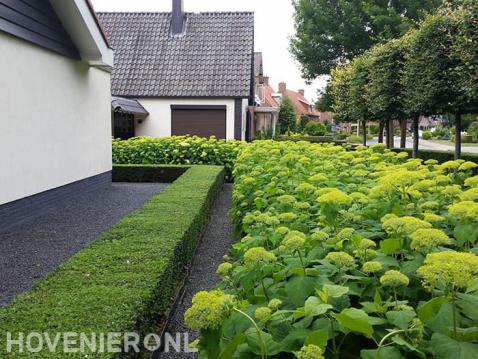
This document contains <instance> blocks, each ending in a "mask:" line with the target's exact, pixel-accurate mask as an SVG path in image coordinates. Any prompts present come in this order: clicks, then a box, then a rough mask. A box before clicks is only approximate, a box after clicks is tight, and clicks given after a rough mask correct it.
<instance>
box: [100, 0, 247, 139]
mask: <svg viewBox="0 0 478 359" xmlns="http://www.w3.org/2000/svg"><path fill="white" fill-rule="evenodd" d="M172 5H173V11H172V13H164V12H126V13H125V12H108V13H99V14H98V15H99V18H100V21H101V23H102V24H103V27H104V29H105V31H106V34H107V37H108V39H109V41H110V43H111V44H112V46H113V48H114V49H115V64H114V69H113V73H112V81H111V92H112V95H113V96H114V101H115V104H114V108H113V113H114V120H113V122H114V127H115V132H114V135H115V137H121V138H129V137H133V136H154V137H161V136H171V135H186V134H190V135H198V136H204V137H208V136H211V135H214V136H216V137H217V138H224V139H238V140H244V139H245V138H246V123H247V109H248V106H249V105H252V104H253V100H254V82H253V81H254V72H253V71H254V14H253V13H251V12H203V13H186V12H184V9H183V1H182V0H172ZM131 101H134V102H137V104H136V105H135V106H131V105H132V103H131ZM135 109H139V110H138V111H136V110H135Z"/></svg>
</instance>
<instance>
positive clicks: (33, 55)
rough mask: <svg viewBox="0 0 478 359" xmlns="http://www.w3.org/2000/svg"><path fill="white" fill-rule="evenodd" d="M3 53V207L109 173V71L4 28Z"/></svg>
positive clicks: (0, 111)
mask: <svg viewBox="0 0 478 359" xmlns="http://www.w3.org/2000/svg"><path fill="white" fill-rule="evenodd" d="M0 54H1V56H0V69H1V70H0V71H1V76H0V205H1V204H4V203H7V202H10V201H14V200H17V199H20V198H23V197H27V196H30V195H33V194H37V193H39V192H43V191H46V190H49V189H53V188H56V187H59V186H63V185H66V184H69V183H72V182H76V181H79V180H82V179H85V178H88V177H91V176H95V175H98V174H101V173H104V172H107V171H110V170H111V121H110V118H111V96H110V74H109V73H108V72H105V71H103V70H100V69H97V68H92V67H89V66H88V65H87V64H85V63H82V62H79V61H74V60H71V59H68V58H66V57H64V56H61V55H58V54H56V53H53V52H50V51H48V50H45V49H43V48H40V47H38V46H35V45H32V44H30V43H28V42H26V41H23V40H20V39H17V38H14V37H12V36H9V35H6V34H3V33H0Z"/></svg>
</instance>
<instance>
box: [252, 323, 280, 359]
mask: <svg viewBox="0 0 478 359" xmlns="http://www.w3.org/2000/svg"><path fill="white" fill-rule="evenodd" d="M246 342H247V344H248V345H249V349H250V350H251V351H252V352H253V353H254V354H257V355H261V348H262V349H263V350H264V351H265V354H266V356H271V355H276V354H278V353H280V352H281V346H280V344H279V343H277V342H275V341H274V339H273V338H272V335H270V334H269V333H266V332H264V331H262V330H261V331H260V332H257V330H256V329H255V328H249V329H248V330H247V331H246Z"/></svg>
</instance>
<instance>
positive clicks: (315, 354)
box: [295, 344, 324, 359]
mask: <svg viewBox="0 0 478 359" xmlns="http://www.w3.org/2000/svg"><path fill="white" fill-rule="evenodd" d="M322 354H324V351H323V349H322V348H321V347H319V346H317V345H312V344H311V345H306V346H303V347H302V349H300V351H299V352H296V353H295V356H296V357H297V359H324V356H323V355H322Z"/></svg>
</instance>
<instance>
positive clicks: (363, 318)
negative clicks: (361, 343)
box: [333, 308, 373, 338]
mask: <svg viewBox="0 0 478 359" xmlns="http://www.w3.org/2000/svg"><path fill="white" fill-rule="evenodd" d="M333 316H334V317H335V319H337V321H338V323H339V325H340V328H341V330H342V331H343V332H344V333H349V332H356V333H361V334H364V335H365V336H366V337H367V338H370V337H372V333H373V327H372V325H371V324H370V320H369V316H368V314H367V313H365V312H364V311H363V310H361V309H355V308H347V309H344V310H342V312H340V313H339V314H333Z"/></svg>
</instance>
